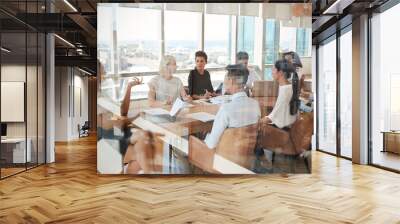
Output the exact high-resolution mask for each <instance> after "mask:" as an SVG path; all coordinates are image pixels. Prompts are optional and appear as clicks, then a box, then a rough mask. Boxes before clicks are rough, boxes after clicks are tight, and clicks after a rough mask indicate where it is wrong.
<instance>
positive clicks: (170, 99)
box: [165, 96, 172, 105]
mask: <svg viewBox="0 0 400 224" xmlns="http://www.w3.org/2000/svg"><path fill="white" fill-rule="evenodd" d="M165 104H166V105H171V104H172V97H171V96H169V97H168V99H167V100H166V101H165Z"/></svg>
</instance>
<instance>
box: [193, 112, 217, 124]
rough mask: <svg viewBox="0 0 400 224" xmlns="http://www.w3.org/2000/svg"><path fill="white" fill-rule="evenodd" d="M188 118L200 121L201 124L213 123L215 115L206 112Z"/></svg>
mask: <svg viewBox="0 0 400 224" xmlns="http://www.w3.org/2000/svg"><path fill="white" fill-rule="evenodd" d="M187 117H189V118H192V119H195V120H199V121H201V122H208V121H213V120H214V119H215V115H213V114H209V113H206V112H198V113H192V114H188V115H187Z"/></svg>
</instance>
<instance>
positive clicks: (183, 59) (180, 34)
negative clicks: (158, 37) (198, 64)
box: [164, 10, 201, 83]
mask: <svg viewBox="0 0 400 224" xmlns="http://www.w3.org/2000/svg"><path fill="white" fill-rule="evenodd" d="M164 27H165V28H164V32H165V54H168V55H172V56H174V57H175V58H176V64H177V69H193V68H194V66H195V63H194V61H195V60H194V53H195V52H196V51H198V50H199V49H200V44H201V43H200V38H201V13H198V12H183V11H168V10H167V11H165V21H164ZM184 83H185V82H184Z"/></svg>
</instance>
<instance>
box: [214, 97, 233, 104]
mask: <svg viewBox="0 0 400 224" xmlns="http://www.w3.org/2000/svg"><path fill="white" fill-rule="evenodd" d="M231 98H232V96H231V95H222V96H217V97H213V98H211V99H210V102H211V103H212V104H223V103H228V102H229V101H231Z"/></svg>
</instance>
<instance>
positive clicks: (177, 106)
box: [169, 98, 186, 117]
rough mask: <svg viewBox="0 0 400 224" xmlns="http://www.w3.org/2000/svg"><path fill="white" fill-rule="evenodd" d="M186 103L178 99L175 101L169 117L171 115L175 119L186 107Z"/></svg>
mask: <svg viewBox="0 0 400 224" xmlns="http://www.w3.org/2000/svg"><path fill="white" fill-rule="evenodd" d="M185 104H186V103H185V102H184V101H182V100H181V99H180V98H177V99H176V100H175V103H174V104H173V105H172V108H171V111H170V112H169V115H171V117H174V116H175V115H176V114H177V113H178V112H179V110H180V109H182V108H184V107H185Z"/></svg>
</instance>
